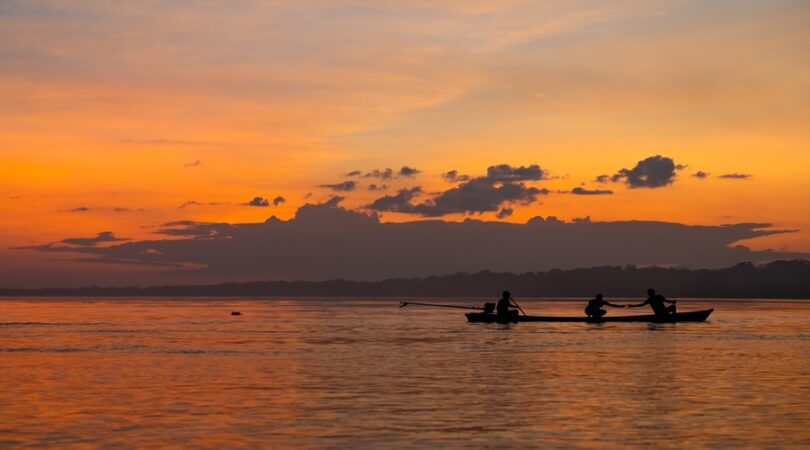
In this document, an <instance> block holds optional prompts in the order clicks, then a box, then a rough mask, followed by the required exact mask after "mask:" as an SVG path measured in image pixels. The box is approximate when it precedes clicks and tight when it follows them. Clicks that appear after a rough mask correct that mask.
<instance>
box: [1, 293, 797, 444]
mask: <svg viewBox="0 0 810 450" xmlns="http://www.w3.org/2000/svg"><path fill="white" fill-rule="evenodd" d="M443 302H446V300H443ZM521 306H523V307H524V309H526V310H527V312H529V311H534V312H537V313H542V314H549V315H566V314H581V310H582V303H581V302H576V303H574V302H542V301H530V300H521ZM711 306H714V307H716V308H717V311H716V312H715V314H714V315H713V316H712V317H711V320H710V322H707V323H695V324H640V323H639V324H633V323H625V324H622V323H605V324H598V325H593V324H582V323H568V324H567V323H537V324H531V323H527V324H511V325H499V324H490V325H487V324H468V323H466V322H465V321H464V317H463V313H461V312H457V311H454V310H449V311H445V310H424V309H423V310H418V309H412V310H408V309H402V310H400V309H398V308H397V303H396V302H395V301H390V302H387V301H382V302H381V301H354V300H339V301H317V300H283V301H281V300H240V301H227V302H226V301H221V300H197V301H191V300H183V301H166V300H164V301H158V300H145V301H143V300H138V301H136V300H132V301H127V300H110V301H93V302H79V301H69V300H63V301H60V300H57V301H53V300H47V301H42V300H38V301H12V300H2V301H0V314H1V315H2V321H1V322H2V324H0V367H2V368H3V370H0V386H3V389H1V390H0V446H11V447H14V446H20V445H24V444H25V445H31V446H40V447H57V448H65V447H81V446H86V445H90V446H104V447H112V446H121V447H161V446H165V447H168V446H184V447H193V446H199V447H222V446H227V447H237V448H238V447H268V446H272V447H330V446H331V447H334V446H338V447H381V446H390V447H403V446H413V445H424V446H439V445H441V446H445V447H457V448H480V447H497V446H537V445H542V446H544V447H560V448H571V447H583V448H600V447H611V448H612V447H656V448H683V447H727V446H749V447H755V448H761V447H766V446H773V447H790V446H796V447H799V446H802V445H809V444H810V432H808V431H806V423H808V422H810V406H808V403H807V402H806V401H805V399H806V398H808V394H810V381H809V380H810V363H808V361H810V359H808V356H810V354H808V351H809V350H810V340H808V339H807V330H808V329H810V314H808V313H810V304H807V303H801V302H750V301H744V302H731V301H728V302H718V301H712V302H701V301H691V302H690V301H682V302H679V307H680V308H682V309H683V310H688V309H693V308H694V309H699V308H703V307H711ZM232 310H238V311H241V312H242V313H243V314H244V315H243V316H230V311H232ZM611 313H613V312H611ZM619 313H621V312H617V314H619Z"/></svg>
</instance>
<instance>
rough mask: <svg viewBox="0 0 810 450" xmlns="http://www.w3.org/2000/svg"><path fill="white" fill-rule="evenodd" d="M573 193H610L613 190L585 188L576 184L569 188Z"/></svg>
mask: <svg viewBox="0 0 810 450" xmlns="http://www.w3.org/2000/svg"><path fill="white" fill-rule="evenodd" d="M571 193H572V194H574V195H611V194H613V191H611V190H610V189H585V188H584V187H580V186H577V187H575V188H574V189H571Z"/></svg>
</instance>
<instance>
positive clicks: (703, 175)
mask: <svg viewBox="0 0 810 450" xmlns="http://www.w3.org/2000/svg"><path fill="white" fill-rule="evenodd" d="M692 176H693V177H695V178H700V179H701V180H702V179H704V178H707V177H708V176H709V174H708V172H704V171H702V170H698V171H697V172H695V173H693V174H692Z"/></svg>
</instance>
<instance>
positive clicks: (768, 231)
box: [0, 0, 810, 287]
mask: <svg viewBox="0 0 810 450" xmlns="http://www.w3.org/2000/svg"><path fill="white" fill-rule="evenodd" d="M808 23H810V4H808V3H807V2H806V1H769V2H761V1H757V2H755V1H746V0H740V1H714V2H702V1H642V0H626V1H621V0H619V1H607V2H606V1H575V0H574V1H543V2H536V1H509V0H506V1H501V2H478V1H476V0H468V1H463V2H461V1H447V2H422V1H411V2H387V1H375V2H345V1H338V0H313V1H308V2H300V1H298V2H291V1H239V2H234V1H216V0H211V1H193V2H192V1H158V0H151V1H141V2H106V1H95V0H86V1H82V2H63V1H44V0H43V1H15V0H5V1H3V2H2V3H0V286H7V287H37V286H76V285H88V284H105V285H106V284H114V285H125V284H135V285H145V284H151V283H161V282H204V281H212V280H216V281H219V280H228V279H244V278H250V279H256V278H279V277H295V278H302V279H318V278H323V277H329V276H333V275H334V274H338V275H341V276H348V277H353V278H357V279H372V278H375V277H379V276H389V275H392V274H395V273H396V271H397V270H396V269H397V267H396V266H392V267H390V268H389V270H386V271H383V272H384V273H383V272H379V273H378V272H375V271H374V270H372V269H371V268H368V267H366V266H364V265H363V264H359V263H358V264H350V266H351V267H353V268H354V270H353V271H348V272H347V271H341V270H327V269H324V270H321V271H317V270H313V271H312V272H311V273H308V272H307V271H306V270H305V269H306V267H307V263H308V262H309V263H311V261H312V259H317V258H318V257H317V256H316V255H317V253H311V251H312V250H311V249H310V248H309V247H307V248H306V249H302V248H298V247H290V248H287V247H285V248H284V250H283V252H281V254H279V255H278V257H279V258H281V260H282V261H283V260H284V259H285V258H288V259H289V258H290V257H291V256H290V254H291V253H292V254H295V253H296V252H300V254H301V255H304V254H306V255H310V256H309V258H311V259H310V260H306V261H304V262H302V266H301V269H300V270H295V271H285V270H283V269H282V268H280V267H283V265H279V264H278V263H277V262H272V263H271V262H269V261H267V260H265V259H263V258H259V257H258V256H256V255H252V254H251V255H252V256H249V257H246V260H247V261H252V262H255V264H253V265H251V266H250V267H251V269H250V270H247V269H245V268H244V266H240V265H239V264H236V265H233V264H231V265H227V267H228V268H227V270H225V269H224V268H223V269H222V270H220V271H216V270H214V269H213V268H212V266H214V265H217V264H215V262H216V261H217V260H218V258H220V257H225V256H224V255H229V256H228V257H229V258H240V255H242V254H243V253H241V252H245V251H249V250H250V246H247V247H238V248H239V250H238V251H236V248H231V249H230V250H228V252H224V253H217V252H220V251H222V250H221V249H220V250H212V249H211V248H210V247H211V244H212V243H211V242H210V241H212V240H214V241H217V242H215V243H214V247H217V248H218V249H219V248H220V247H224V246H227V244H228V241H229V240H234V237H233V236H232V235H229V234H228V233H224V232H223V233H221V234H217V233H220V231H221V230H220V231H216V232H212V233H214V234H207V235H200V234H199V233H197V231H198V230H199V229H201V228H200V227H203V228H202V229H206V230H209V228H205V227H206V226H207V225H206V224H211V223H216V224H228V225H230V226H231V227H232V228H233V229H238V230H244V229H252V228H250V224H264V223H265V221H266V220H267V219H269V218H270V217H272V216H275V217H276V218H277V219H274V221H273V222H271V223H270V225H268V226H267V227H264V228H261V227H260V228H261V229H262V230H263V231H261V232H260V233H259V234H258V235H257V236H253V237H252V238H254V239H257V240H258V241H260V242H264V243H267V242H270V243H272V242H277V241H274V240H277V239H280V236H282V235H284V234H283V233H282V234H279V233H280V232H279V229H281V228H279V227H282V225H283V224H287V225H288V226H290V227H295V226H297V225H298V226H299V228H302V227H303V226H304V225H305V222H306V221H305V220H302V221H298V222H296V219H295V218H296V217H297V215H298V214H299V213H300V212H301V211H311V210H322V212H323V211H326V212H325V213H324V214H325V216H324V217H323V218H322V219H323V220H324V224H326V225H325V226H326V227H327V228H328V224H329V223H331V222H330V220H332V219H334V218H335V217H343V216H344V215H346V214H348V215H351V216H353V217H356V218H358V219H357V220H361V221H362V220H363V219H362V217H369V218H371V220H373V221H375V223H377V224H378V225H384V224H392V223H405V222H416V221H426V220H427V221H444V222H460V223H462V224H464V223H467V224H470V221H471V220H472V221H485V222H490V221H491V222H504V223H507V224H513V225H514V226H515V227H516V228H514V229H515V230H524V228H527V227H528V224H527V222H529V221H530V220H532V219H533V218H536V217H540V218H543V220H544V221H546V222H547V221H548V220H549V217H551V218H552V219H551V222H554V223H556V221H561V222H565V223H566V224H567V225H572V226H573V225H574V224H575V223H576V224H580V225H582V224H584V223H590V224H597V225H598V224H602V223H607V224H610V223H618V224H622V223H624V224H631V225H632V224H633V223H634V222H639V221H640V222H644V223H646V222H650V223H652V222H666V223H670V224H678V225H680V226H683V227H687V228H686V229H689V230H708V232H712V233H714V232H718V233H721V234H722V233H725V234H724V237H723V238H720V239H717V240H714V241H712V245H714V247H712V248H711V252H710V253H711V255H715V256H716V257H715V256H711V257H710V256H708V254H707V256H706V257H705V258H697V259H696V258H691V259H690V258H685V257H682V255H681V256H679V255H676V254H674V253H671V254H670V253H667V252H665V251H662V252H661V254H660V255H659V257H658V258H657V259H656V258H654V257H648V256H642V255H640V254H636V253H634V252H629V253H628V255H630V254H632V255H635V256H634V257H635V258H637V259H638V260H635V259H633V258H631V257H630V256H627V258H624V259H622V258H613V259H611V258H605V257H604V254H603V253H600V252H604V251H607V249H596V248H593V249H591V250H588V249H578V248H577V249H574V248H573V247H572V248H571V251H575V250H576V252H577V255H576V256H577V257H576V258H573V259H570V260H568V259H565V258H563V257H562V256H560V255H557V254H556V253H554V252H553V251H549V245H551V246H553V244H550V243H545V244H544V243H542V242H540V241H538V243H537V244H536V245H538V247H537V248H536V252H534V254H535V255H536V259H535V260H531V258H530V255H524V256H521V257H520V258H518V259H520V260H521V261H524V263H523V264H522V265H518V266H513V265H510V264H508V262H506V261H504V262H503V264H499V263H494V262H493V264H492V267H489V266H487V263H486V258H485V256H486V254H484V253H481V252H477V253H475V254H474V255H473V256H474V257H475V258H473V260H476V261H478V260H479V259H480V261H481V262H480V263H478V265H477V266H476V265H472V266H469V265H468V266H465V267H458V266H459V265H464V264H460V263H459V262H458V261H456V260H452V259H448V260H447V261H446V262H447V264H446V265H438V266H433V265H429V266H430V269H431V270H432V271H434V272H439V273H452V272H455V271H457V270H462V269H464V270H476V269H479V268H480V269H484V268H491V269H499V268H501V269H504V270H507V269H508V270H531V269H536V270H539V269H541V268H545V267H555V266H566V265H568V266H570V265H582V266H587V265H592V264H596V263H600V262H610V263H616V264H621V263H638V264H661V265H688V266H695V267H701V266H706V267H713V266H718V265H722V264H726V263H730V262H733V261H734V260H735V259H740V260H744V259H748V260H757V261H765V260H768V259H772V258H774V257H802V256H803V255H805V254H808V253H810V206H808V205H810V127H808V126H807V124H808V123H810V48H809V47H810V27H808V26H807V25H808ZM307 205H309V206H307ZM329 214H332V215H334V217H332V216H330V215H329ZM360 216H362V217H360ZM465 220H466V221H467V222H464V221H465ZM276 221H277V222H276ZM731 224H737V225H734V226H729V225H731ZM746 224H747V225H746ZM473 225H474V224H473ZM473 225H471V226H473ZM631 225H622V226H626V227H627V228H626V229H625V232H626V233H630V235H631V236H632V233H635V232H637V231H636V228H633V227H632V226H631ZM411 226H412V227H418V226H419V224H412V225H411ZM521 226H522V227H523V228H521ZM282 228H283V227H282ZM338 228H339V227H338ZM383 229H389V228H383ZM465 229H466V228H465ZM510 229H511V228H510ZM567 229H569V228H566V230H567ZM570 229H571V230H572V231H571V233H570V235H571V236H579V235H578V234H577V233H580V232H581V227H580V228H570ZM597 229H601V228H599V226H597V227H595V228H594V227H592V228H589V230H597ZM656 229H657V228H656ZM663 229H666V230H670V228H666V227H664V228H662V230H663ZM673 229H674V228H673ZM172 230H174V231H172ZM178 230H179V231H178ZM182 230H186V231H185V232H183V231H182ZM217 230H219V229H217ZM574 230H580V231H574ZM740 230H747V231H744V232H741V231H740ZM299 231H300V230H299ZM327 231H328V232H324V234H322V235H317V234H316V235H315V236H322V237H323V236H326V235H329V236H332V237H333V238H334V239H343V237H341V236H345V235H340V234H335V229H332V230H327ZM349 231H351V227H350V229H349V230H347V233H348V232H349ZM425 232H426V233H427V232H428V231H425ZM522 232H524V231H521V233H522ZM536 232H538V233H543V232H544V231H542V230H540V231H536ZM546 232H547V231H546ZM296 233H298V231H297V232H296ZM302 233H303V232H302ZM386 233H387V232H386ZM452 233H453V232H451V234H452ZM465 233H466V232H465ZM488 233H489V232H487V233H484V234H482V235H475V233H473V234H470V236H475V237H474V238H473V237H471V239H473V240H472V241H470V242H465V243H459V245H461V246H462V247H461V248H467V247H469V246H471V245H474V244H475V242H480V241H481V240H487V239H492V240H497V239H502V237H501V235H500V234H498V233H499V232H492V233H489V234H488ZM660 233H663V234H660V235H655V241H656V242H659V243H660V242H664V243H666V244H667V245H669V246H670V247H671V245H670V244H673V243H676V242H677V243H679V245H680V246H681V247H682V248H684V249H690V250H695V252H697V253H695V254H698V253H699V250H701V249H703V250H707V249H706V248H705V245H706V241H704V240H702V238H699V237H698V235H700V236H703V235H702V234H700V233H698V232H697V231H696V233H697V234H695V235H694V236H695V237H694V238H684V237H683V236H680V235H678V236H676V235H674V234H671V233H674V232H670V231H661V232H660ZM667 233H670V234H667ZM701 233H702V231H701ZM349 234H351V233H349ZM462 234H463V233H462ZM620 234H621V233H620ZM295 235H296V236H298V234H295ZM302 235H306V236H309V239H311V240H312V239H315V240H318V238H316V237H312V236H311V235H310V234H306V233H304V234H302ZM464 235H465V236H466V234H464ZM229 236H230V237H229ZM239 236H241V234H240V235H239ZM284 236H287V235H284ZM352 236H354V235H352ZM385 236H386V237H387V238H391V239H399V238H398V237H397V236H399V235H398V234H396V233H394V234H393V235H389V234H385ZM510 236H511V235H510ZM565 236H568V234H566V235H565ZM588 236H591V237H594V236H595V237H605V238H607V237H606V236H608V235H604V234H600V233H599V232H596V231H594V232H593V233H591V234H588ZM731 238H734V239H736V240H734V239H731ZM323 239H325V237H323ZM353 239H354V241H352V242H356V244H357V245H358V246H362V245H367V244H368V241H367V240H366V241H364V239H363V236H362V235H359V236H354V238H353ZM503 239H507V240H508V239H511V238H503ZM684 239H685V240H684ZM690 239H691V240H690ZM236 240H239V239H236ZM170 241H184V242H180V243H177V242H170ZM309 242H310V243H311V242H312V241H309ZM543 242H545V241H543ZM220 244H221V245H220ZM174 245H187V246H189V247H190V249H189V250H184V251H183V252H179V253H176V252H172V251H170V248H174V247H172V246H174ZM392 245H393V244H392ZM515 245H517V247H520V246H519V245H518V244H515ZM627 245H628V246H632V245H633V243H632V241H630V242H628V243H627ZM644 245H650V244H649V242H648V241H644V242H643V243H642V242H641V240H639V243H638V246H644ZM740 245H743V246H745V248H746V249H745V250H741V249H739V248H738V247H739V246H740ZM464 246H467V247H464ZM259 247H260V248H262V249H263V251H268V252H272V251H273V246H272V245H269V246H268V247H265V246H257V247H256V248H259ZM664 247H666V246H662V248H664ZM398 248H400V247H396V246H394V247H393V249H394V250H392V251H393V253H391V254H390V255H389V256H390V257H392V258H394V257H395V256H396V255H397V254H398V253H397V249H398ZM667 248H669V247H667ZM132 249H140V251H141V252H142V253H140V255H137V254H133V253H132V252H131V250H132ZM402 250H403V251H404V250H405V249H404V248H402ZM429 250H430V249H429V248H426V249H425V252H426V253H429ZM447 251H448V252H455V251H456V249H450V248H448V249H447ZM482 251H483V250H482ZM515 251H516V252H517V250H515ZM611 251H612V252H613V253H612V254H615V252H616V250H615V249H613V250H611ZM530 253H531V252H530ZM654 253H655V252H653V254H654ZM701 254H702V253H701ZM157 255H163V256H160V257H158V256H157ZM553 255H557V256H555V257H552V256H553ZM322 257H324V258H327V259H330V258H334V254H329V253H328V252H325V253H324V254H323V255H322ZM346 257H347V258H351V255H347V256H346ZM418 257H419V255H413V258H414V259H413V260H412V261H411V262H409V263H408V264H407V265H403V266H402V267H401V268H402V275H423V274H425V272H424V271H425V270H427V269H419V268H418V267H417V266H418V263H417V262H418ZM423 257H424V258H429V257H430V256H429V255H424V256H423ZM499 258H500V257H499ZM524 258H525V260H524ZM701 261H705V262H704V263H701ZM412 266H413V267H412ZM484 266H487V267H484ZM238 267H242V269H239V270H237V269H235V268H238ZM426 267H427V266H426Z"/></svg>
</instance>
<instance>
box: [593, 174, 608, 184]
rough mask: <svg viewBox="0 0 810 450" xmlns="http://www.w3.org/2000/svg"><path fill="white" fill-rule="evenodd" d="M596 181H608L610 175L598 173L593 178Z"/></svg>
mask: <svg viewBox="0 0 810 450" xmlns="http://www.w3.org/2000/svg"><path fill="white" fill-rule="evenodd" d="M593 181H594V182H596V183H602V184H604V183H610V175H599V176H597V177H596V178H594V180H593Z"/></svg>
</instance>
